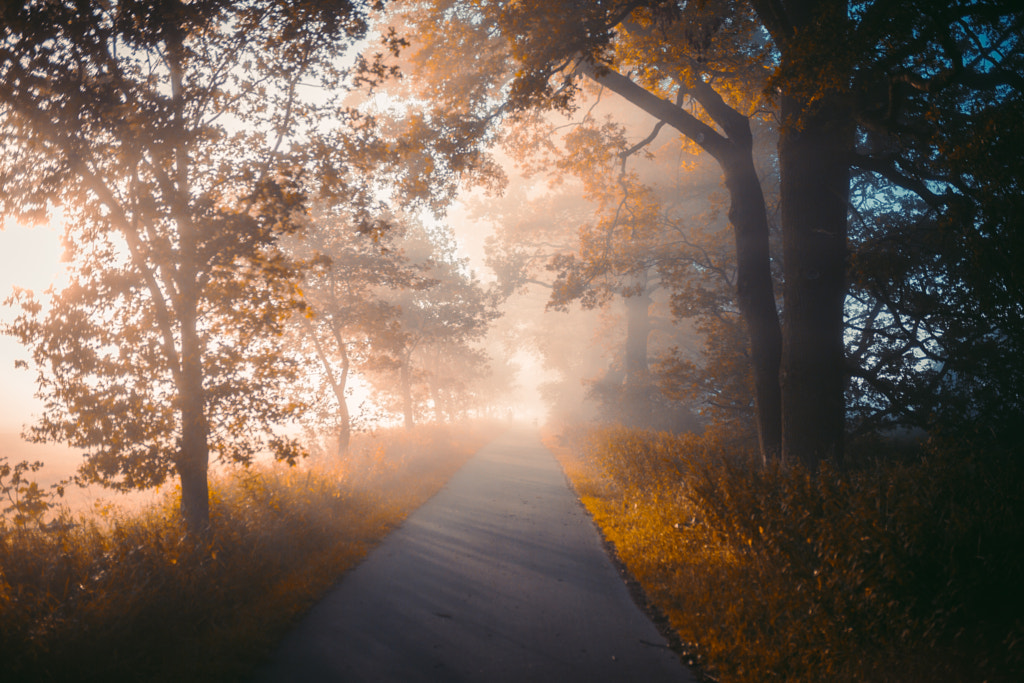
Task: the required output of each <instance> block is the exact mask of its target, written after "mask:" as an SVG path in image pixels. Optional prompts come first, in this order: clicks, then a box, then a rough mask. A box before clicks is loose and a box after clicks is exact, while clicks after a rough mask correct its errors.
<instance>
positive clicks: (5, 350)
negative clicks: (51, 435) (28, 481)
mask: <svg viewBox="0 0 1024 683" xmlns="http://www.w3.org/2000/svg"><path fill="white" fill-rule="evenodd" d="M60 256H61V247H60V235H59V234H58V231H57V229H56V228H55V227H54V226H53V225H52V224H50V225H39V226H36V227H32V228H28V227H25V226H22V225H19V224H17V223H14V222H8V223H7V224H6V225H5V226H4V229H3V230H2V231H0V299H6V298H7V297H8V296H10V294H11V292H12V288H13V287H15V286H17V287H23V288H25V289H31V290H34V291H37V292H41V291H43V290H45V289H46V288H47V287H49V286H50V285H51V284H54V283H56V282H57V281H58V279H59V276H60V274H61V272H62V268H61V263H60ZM15 315H16V311H15V309H13V308H11V307H7V306H0V323H9V322H11V321H12V320H13V319H14V317H15ZM27 357H28V354H27V353H26V351H25V349H24V348H23V347H22V346H21V344H19V343H18V341H17V340H16V339H14V338H13V337H9V336H6V335H2V336H0V432H10V431H18V430H19V429H20V428H21V426H22V425H23V424H24V423H26V422H28V421H29V419H30V418H31V416H32V414H33V413H38V412H39V408H40V407H41V404H40V403H39V402H38V401H37V400H36V399H35V398H34V397H33V390H34V384H33V376H32V372H31V371H28V370H24V369H16V368H15V367H14V361H15V359H18V358H21V359H26V358H27Z"/></svg>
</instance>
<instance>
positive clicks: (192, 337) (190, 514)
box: [176, 296, 210, 536]
mask: <svg viewBox="0 0 1024 683" xmlns="http://www.w3.org/2000/svg"><path fill="white" fill-rule="evenodd" d="M182 298H183V299H186V302H187V299H191V298H192V297H191V296H189V297H182ZM188 307H189V304H188V303H184V304H183V308H188ZM191 308H192V310H191V311H183V312H182V313H183V315H182V329H181V349H182V353H181V358H182V364H181V366H182V367H181V386H179V387H178V393H179V397H178V400H179V401H180V403H181V450H180V451H179V453H178V461H177V463H176V465H177V470H178V476H179V477H180V478H181V516H182V518H183V519H184V520H185V528H186V530H187V531H188V533H189V534H194V535H199V536H201V535H204V534H205V533H207V531H209V528H210V491H209V485H208V483H207V474H208V471H209V466H210V445H209V442H208V439H207V437H208V434H209V426H208V424H207V421H206V398H205V396H204V393H203V365H202V363H203V359H202V350H201V345H200V341H199V336H198V334H196V314H195V306H192V307H191Z"/></svg>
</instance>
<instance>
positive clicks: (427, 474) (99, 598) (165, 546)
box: [0, 429, 483, 681]
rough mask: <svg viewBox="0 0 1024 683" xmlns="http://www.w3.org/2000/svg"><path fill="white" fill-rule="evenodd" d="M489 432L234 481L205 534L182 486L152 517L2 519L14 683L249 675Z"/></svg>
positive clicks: (1, 598)
mask: <svg viewBox="0 0 1024 683" xmlns="http://www.w3.org/2000/svg"><path fill="white" fill-rule="evenodd" d="M482 433H483V432H482V430H476V431H475V432H473V433H470V434H455V433H453V432H450V431H447V432H446V431H445V430H426V429H425V430H417V431H415V432H413V436H412V437H410V436H409V435H407V434H406V433H404V432H403V433H388V434H382V435H380V436H379V437H378V438H375V439H370V438H367V439H365V440H364V441H363V443H362V444H358V445H357V447H356V448H357V451H356V454H355V455H354V456H353V458H352V459H351V460H350V461H346V462H342V463H333V464H320V465H309V464H307V465H303V466H299V467H294V468H288V467H286V466H283V465H268V466H265V467H256V466H254V467H250V468H248V469H240V470H233V471H230V472H227V473H224V474H223V475H221V476H218V477H215V478H214V479H213V480H212V481H211V520H212V532H211V534H210V535H209V536H208V537H204V538H202V539H199V540H197V539H195V538H189V537H186V536H184V535H183V534H182V528H183V527H182V524H181V520H180V519H179V517H178V512H177V499H176V496H177V492H174V491H172V492H170V493H169V494H168V495H167V496H166V497H165V498H164V499H163V500H162V501H161V502H160V503H158V504H156V505H154V506H152V507H150V508H148V509H146V510H144V511H141V512H134V513H129V512H125V511H122V510H118V509H116V508H112V507H100V508H97V509H96V510H95V511H93V513H92V514H83V515H79V516H77V517H74V518H71V517H70V516H67V515H65V516H64V517H63V518H61V520H62V523H59V524H49V525H35V526H32V525H22V526H19V527H15V526H14V525H13V524H6V525H3V526H0V662H2V667H0V680H4V681H7V680H10V681H23V680H32V681H43V680H69V681H70V680H74V681H83V680H103V681H110V680H131V681H182V680H189V681H204V680H205V681H228V680H236V679H239V678H242V677H244V676H245V675H246V674H247V673H248V672H249V671H251V670H252V668H253V667H255V666H256V665H257V664H258V663H259V661H260V658H261V657H262V656H265V655H266V654H267V653H268V652H269V650H270V648H271V647H272V646H273V644H274V643H275V642H276V640H277V639H278V638H279V637H280V636H281V635H283V633H284V630H285V629H286V628H287V627H288V625H289V624H290V623H291V621H292V620H293V619H294V618H295V617H296V616H297V615H298V614H300V613H301V612H302V611H304V610H305V609H306V608H308V607H309V606H310V605H311V604H312V603H313V602H314V601H315V600H316V599H317V598H318V597H319V596H320V595H321V594H322V593H323V592H324V591H325V590H326V589H327V588H329V587H330V585H331V584H332V583H333V582H334V581H336V580H337V578H338V576H339V575H340V574H341V573H342V572H344V571H345V570H346V569H347V568H349V567H351V566H352V565H353V564H354V563H355V562H356V561H358V559H359V558H360V557H362V556H363V555H364V554H365V553H366V552H367V550H368V549H369V548H370V547H372V545H373V544H374V543H376V542H377V541H378V540H379V539H380V538H381V537H382V536H383V535H384V534H385V533H386V532H387V531H388V530H389V529H390V528H392V527H393V526H394V525H395V524H397V523H398V522H399V521H401V519H403V518H404V516H405V515H406V514H408V513H409V512H410V511H411V510H412V509H414V508H415V507H417V506H418V505H419V504H421V503H422V502H423V501H425V500H426V499H427V498H428V497H429V496H430V495H432V494H433V492H435V491H436V490H437V489H439V488H440V487H441V485H442V484H443V483H444V482H445V481H446V480H447V479H448V477H449V476H450V475H451V474H452V473H453V472H454V471H455V470H456V469H457V468H458V467H459V466H461V464H462V463H463V462H465V460H466V459H467V458H468V457H469V456H470V455H471V454H472V453H473V452H475V450H476V449H477V448H478V447H479V446H480V445H481V444H482V442H483V437H482ZM359 449H361V450H359Z"/></svg>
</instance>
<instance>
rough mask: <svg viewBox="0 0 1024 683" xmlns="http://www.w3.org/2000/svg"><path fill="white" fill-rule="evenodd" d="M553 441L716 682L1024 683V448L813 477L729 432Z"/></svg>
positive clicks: (926, 452)
mask: <svg viewBox="0 0 1024 683" xmlns="http://www.w3.org/2000/svg"><path fill="white" fill-rule="evenodd" d="M546 441H547V442H548V444H549V445H550V446H551V447H552V448H553V449H554V450H555V451H556V452H557V453H558V455H559V458H560V460H561V462H562V464H563V466H564V467H565V469H566V472H567V474H568V475H569V477H570V479H571V481H572V482H573V484H574V486H575V487H576V490H577V492H578V493H579V495H580V497H581V499H582V501H583V503H584V504H585V505H586V507H587V509H588V510H589V511H590V513H591V514H592V515H593V517H594V519H595V521H596V522H597V524H598V525H599V526H600V527H601V529H602V531H603V533H604V535H605V537H606V538H607V540H608V541H610V542H611V543H612V544H613V545H614V548H615V551H616V553H617V555H618V557H619V559H620V560H621V561H622V562H623V563H624V564H625V565H626V566H627V567H628V568H629V570H630V572H631V573H632V574H633V576H635V577H636V579H637V580H638V581H639V582H640V584H641V585H642V587H643V589H644V591H645V593H646V595H647V597H648V599H649V600H650V601H651V602H652V603H653V604H654V605H656V606H657V608H658V609H659V610H660V611H661V612H662V613H663V614H664V615H665V616H666V617H667V618H668V620H669V622H670V624H671V628H672V629H673V630H674V631H675V632H676V633H677V634H678V636H679V638H680V640H681V641H682V643H683V648H684V651H685V652H686V653H687V656H688V658H689V659H690V660H691V661H692V662H694V663H697V664H698V665H699V666H700V667H701V669H702V672H703V674H704V675H705V676H706V679H707V680H712V681H731V682H738V681H957V682H960V681H1012V680H1021V679H1022V675H1024V620H1022V619H1021V612H1020V607H1021V605H1022V604H1024V587H1022V585H1021V582H1020V577H1021V576H1024V546H1022V545H1021V544H1020V539H1021V538H1024V489H1022V487H1021V482H1022V481H1024V477H1022V474H1024V471H1022V464H1021V460H1020V457H1019V456H1020V453H1019V448H1016V449H1011V448H1004V447H1000V446H999V445H997V444H992V443H987V444H982V445H979V444H978V443H977V441H975V442H974V444H973V445H967V444H966V443H964V442H953V441H946V442H941V441H937V440H934V441H931V442H929V443H927V444H925V445H922V446H920V447H919V449H918V450H916V451H914V452H912V453H903V454H901V455H900V456H899V457H896V456H895V455H893V456H892V457H888V458H878V457H876V458H872V459H870V460H867V459H865V460H863V461H861V462H860V463H858V464H856V465H853V466H851V467H849V468H848V469H847V470H846V471H843V472H840V471H837V470H835V469H832V468H829V467H828V466H825V467H823V468H822V469H821V471H820V472H819V473H818V474H817V475H815V476H812V475H810V474H809V473H808V472H807V471H806V470H804V469H802V468H801V467H800V466H796V465H794V466H790V467H785V468H781V467H773V466H769V467H758V466H756V465H755V463H756V453H755V452H753V451H751V452H743V451H742V450H738V449H737V448H736V447H735V445H734V444H732V445H725V444H726V442H725V439H724V438H723V435H722V434H717V433H714V431H713V430H712V431H709V432H706V433H705V434H704V435H702V436H696V435H693V434H684V435H681V436H673V435H670V434H667V433H656V432H650V431H643V430H638V429H628V428H625V427H584V426H578V427H574V428H567V429H565V430H564V431H563V432H562V433H560V434H553V433H552V434H549V435H548V436H547V438H546ZM873 452H874V453H875V454H876V455H877V454H878V453H879V452H881V451H880V449H879V446H878V444H875V446H874V448H873Z"/></svg>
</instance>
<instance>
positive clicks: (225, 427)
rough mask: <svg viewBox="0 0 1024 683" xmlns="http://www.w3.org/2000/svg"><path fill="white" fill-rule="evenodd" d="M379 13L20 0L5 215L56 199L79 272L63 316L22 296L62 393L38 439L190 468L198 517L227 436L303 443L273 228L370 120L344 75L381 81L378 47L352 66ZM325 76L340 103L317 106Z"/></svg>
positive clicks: (0, 68) (92, 454)
mask: <svg viewBox="0 0 1024 683" xmlns="http://www.w3.org/2000/svg"><path fill="white" fill-rule="evenodd" d="M367 9H368V8H367V7H366V6H364V5H363V4H352V3H349V2H326V3H320V2H317V3H294V2H276V1H273V0H267V1H265V2H263V1H258V2H250V3H230V2H202V3H186V2H179V1H174V0H167V1H156V2H143V3H50V2H40V3H36V2H27V3H21V4H19V5H10V4H8V5H5V10H4V17H3V19H4V34H3V39H2V42H0V126H2V128H0V135H2V139H3V149H4V155H3V158H2V160H0V203H2V207H0V208H2V210H3V211H4V213H5V214H8V215H15V216H18V217H21V218H33V217H38V216H40V215H41V214H43V213H45V212H46V211H47V210H48V208H49V207H50V206H51V205H53V204H59V205H61V207H62V208H63V210H64V212H65V215H66V216H68V221H67V230H68V237H67V242H66V245H67V249H68V252H69V258H70V260H71V264H72V273H73V274H72V281H71V285H70V286H69V288H68V289H67V290H66V291H64V292H61V293H58V294H56V296H55V300H54V303H53V305H52V306H51V307H50V308H48V309H41V308H40V306H39V304H37V303H36V302H34V301H33V300H31V299H24V298H23V299H22V300H21V303H22V305H23V309H24V311H25V315H24V316H23V317H22V318H21V319H20V320H19V321H18V322H17V323H16V324H15V325H14V327H13V330H12V331H13V332H14V333H15V334H16V335H18V336H19V337H20V338H21V339H22V341H23V342H25V343H26V344H28V345H29V346H30V347H32V348H33V353H34V356H35V359H36V361H37V363H38V367H39V387H40V394H41V395H42V396H43V397H44V398H45V399H46V401H47V413H46V415H45V416H44V417H43V420H42V422H41V423H40V424H39V425H38V426H37V427H36V428H35V429H34V431H33V432H32V433H33V435H34V437H35V438H39V439H56V440H64V441H68V442H69V443H71V444H73V445H75V446H77V447H80V448H83V449H84V450H85V451H86V457H87V460H88V466H87V467H86V472H87V473H88V474H89V475H90V476H93V477H95V478H97V479H99V480H102V481H107V482H113V483H117V484H119V485H124V486H138V485H151V484H156V483H159V482H160V481H162V480H163V479H164V478H165V477H166V476H167V475H168V474H170V473H171V472H174V473H176V474H177V475H178V476H179V477H180V480H181V485H182V512H183V517H184V518H185V520H186V522H187V524H188V526H189V528H190V529H192V530H196V531H197V530H201V529H203V528H204V527H205V526H206V525H207V524H208V514H209V513H208V494H207V484H206V478H207V468H208V464H209V458H210V451H211V449H212V450H213V451H214V452H215V453H217V454H219V455H220V456H221V457H222V458H225V459H227V460H242V461H244V460H246V459H248V458H250V457H251V456H252V454H253V453H254V451H255V450H257V449H259V448H261V447H263V446H264V445H268V446H270V447H272V448H274V449H275V450H276V451H277V452H278V454H279V456H281V457H285V458H293V457H294V456H295V454H296V446H295V444H294V443H292V442H290V441H289V440H286V439H283V438H282V437H279V436H274V435H273V432H272V430H273V427H274V425H275V423H279V422H280V421H281V420H282V419H284V418H287V417H289V416H291V415H294V412H295V410H296V406H295V405H290V404H289V402H288V401H287V400H284V399H283V397H281V396H280V395H278V393H277V391H276V387H277V386H278V385H279V383H280V381H281V379H282V377H283V376H287V375H288V374H290V372H291V367H290V366H289V365H288V364H287V363H281V362H280V361H279V358H278V357H277V354H276V353H275V351H274V348H273V338H274V337H275V336H276V335H278V334H280V331H281V326H282V324H283V321H284V319H285V318H286V317H287V315H288V314H289V311H290V309H291V308H293V307H294V306H296V305H297V303H298V302H297V300H296V296H295V293H294V289H293V287H292V282H293V280H294V278H295V265H296V264H294V263H292V262H291V261H290V260H289V259H288V258H287V257H286V256H285V255H284V254H283V253H282V252H281V251H280V250H279V249H278V248H277V246H276V240H277V239H278V237H280V236H281V235H285V234H289V233H292V232H294V231H296V230H297V229H298V228H299V227H300V225H301V223H302V221H303V214H304V207H305V203H306V196H307V185H306V184H305V181H306V179H307V178H306V174H307V173H308V172H309V171H311V170H313V169H316V170H317V171H318V172H319V173H320V174H321V177H333V178H338V179H339V182H336V183H334V185H335V186H337V185H340V184H342V183H341V182H340V180H343V179H344V177H345V175H344V173H343V169H341V168H338V166H337V159H336V157H335V158H331V157H325V156H324V155H322V154H321V155H318V154H317V152H319V151H321V150H322V149H324V148H325V147H326V146H327V144H328V143H327V141H325V140H324V138H323V136H330V135H331V134H334V135H335V136H337V134H338V133H337V131H339V130H343V129H345V128H346V127H351V126H352V125H353V123H355V120H356V119H357V118H358V117H355V116H354V115H353V112H352V110H350V109H341V108H339V104H340V103H339V100H338V99H337V97H339V96H341V95H342V94H343V89H344V88H343V86H344V85H345V84H346V83H348V82H358V81H359V80H360V78H362V79H365V78H373V68H372V64H370V63H368V62H367V61H365V60H356V63H355V65H354V66H352V67H348V68H343V67H340V66H339V63H340V57H341V55H342V54H344V52H345V51H346V50H347V49H348V48H350V47H351V46H352V45H353V44H355V43H356V41H359V40H361V39H363V38H364V37H365V36H366V34H367V30H368V26H367V23H366V12H367ZM367 74H369V75H367ZM315 84H317V85H319V86H320V87H322V88H323V89H324V92H327V93H337V95H335V96H333V97H322V96H321V97H318V98H316V99H314V98H311V97H310V96H309V94H308V90H307V89H308V88H309V86H311V85H315ZM353 137H355V136H353ZM330 168H335V172H334V173H333V174H328V173H327V172H326V171H327V169H330ZM325 185H327V184H325ZM335 189H336V188H335ZM263 430H268V435H267V436H266V437H264V438H259V437H258V436H257V435H258V434H259V432H260V431H263Z"/></svg>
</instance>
